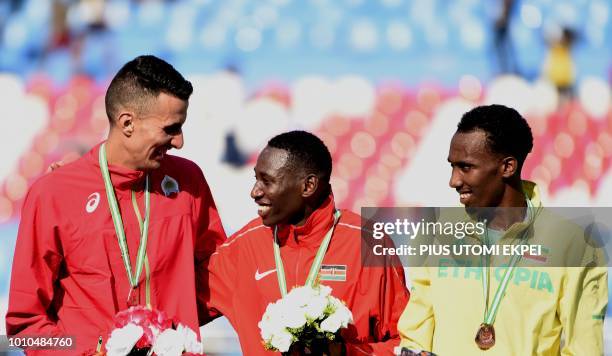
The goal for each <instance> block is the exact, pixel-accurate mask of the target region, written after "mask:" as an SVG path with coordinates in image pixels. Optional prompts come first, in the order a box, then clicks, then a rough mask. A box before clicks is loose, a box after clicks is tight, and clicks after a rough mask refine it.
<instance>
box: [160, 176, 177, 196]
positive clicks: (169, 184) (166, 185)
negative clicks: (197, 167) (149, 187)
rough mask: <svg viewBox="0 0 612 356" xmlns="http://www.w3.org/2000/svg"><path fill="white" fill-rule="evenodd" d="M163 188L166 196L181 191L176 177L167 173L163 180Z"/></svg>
mask: <svg viewBox="0 0 612 356" xmlns="http://www.w3.org/2000/svg"><path fill="white" fill-rule="evenodd" d="M161 189H162V191H163V192H164V195H165V196H170V195H172V194H174V193H178V192H179V185H178V182H177V181H176V179H174V178H172V177H170V176H168V175H166V176H164V179H163V180H162V182H161Z"/></svg>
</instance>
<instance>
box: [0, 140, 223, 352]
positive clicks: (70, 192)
mask: <svg viewBox="0 0 612 356" xmlns="http://www.w3.org/2000/svg"><path fill="white" fill-rule="evenodd" d="M98 149H99V145H98V146H96V147H95V148H93V149H92V150H91V151H90V152H89V153H87V154H86V155H85V156H83V157H81V158H80V159H79V160H77V161H75V162H73V163H71V164H67V165H66V166H64V167H61V168H59V169H57V170H55V171H54V172H53V173H51V174H47V175H45V176H43V177H41V178H40V179H39V180H38V181H36V182H35V183H34V184H33V185H32V187H31V188H30V191H29V192H28V195H27V197H26V199H25V202H24V206H23V210H22V216H21V222H20V225H19V234H18V237H17V244H16V247H15V256H14V261H13V271H12V275H11V284H10V291H9V307H8V312H7V316H6V330H7V334H8V335H20V336H24V335H27V336H35V335H67V336H71V337H74V341H75V344H76V349H72V350H67V351H65V352H57V353H58V354H60V353H63V354H67V355H78V354H79V353H81V352H82V351H84V350H87V349H94V348H95V347H96V344H97V340H98V337H99V336H102V337H103V338H104V340H103V342H104V343H106V340H107V338H108V335H109V332H110V329H111V321H112V319H113V317H114V315H115V314H116V313H117V312H118V311H120V310H123V309H126V307H127V302H126V301H127V295H128V291H129V289H130V284H129V281H128V278H127V274H126V271H125V268H124V265H123V262H122V259H121V254H120V249H119V244H118V241H117V236H116V233H115V228H114V225H113V221H112V218H111V214H110V210H109V207H108V201H107V198H106V193H105V191H104V183H103V180H102V174H101V173H100V166H99V164H98ZM109 171H110V174H111V180H112V182H113V185H114V187H115V194H116V197H117V200H118V203H119V207H120V210H121V215H122V220H123V225H124V230H125V234H126V238H127V243H128V249H129V254H130V259H131V264H132V270H133V271H134V269H135V265H136V255H137V250H138V243H139V241H140V230H139V225H138V220H137V218H136V213H135V210H134V208H133V204H132V200H131V189H134V188H135V189H134V190H135V191H137V193H136V197H137V202H138V205H139V208H140V214H141V216H143V217H144V194H143V187H144V174H143V173H142V172H138V171H132V170H128V169H124V168H120V167H114V166H110V167H109ZM165 176H168V177H171V178H173V179H175V180H176V182H177V183H178V188H179V192H178V193H174V194H170V195H168V196H166V194H165V193H164V191H163V189H162V186H161V184H162V180H163V179H164V177H165ZM149 179H150V189H151V212H150V223H149V237H148V244H147V256H148V262H149V267H150V298H151V304H152V306H153V308H156V309H159V310H162V311H164V312H166V313H167V314H168V316H169V317H174V318H176V319H177V320H178V321H180V322H182V323H184V324H186V325H188V326H189V327H190V328H192V329H193V330H194V331H196V333H197V332H198V327H199V322H198V314H197V306H196V284H201V283H204V282H203V281H196V277H195V269H196V266H197V265H201V264H206V263H207V262H208V258H209V257H210V254H211V253H212V252H213V251H214V250H215V247H216V245H218V244H220V243H222V242H223V241H225V237H226V236H225V232H224V230H223V226H222V225H221V221H220V220H219V215H218V213H217V209H216V207H215V204H214V201H213V198H212V195H211V192H210V189H209V187H208V185H207V183H206V181H205V179H204V176H203V174H202V171H201V170H200V169H199V167H198V166H197V165H195V164H194V163H193V162H190V161H188V160H186V159H183V158H179V157H174V156H166V158H165V159H164V160H163V162H162V165H161V167H160V168H159V169H157V170H154V171H153V172H151V173H150V177H149ZM146 278H147V273H146V271H145V268H143V271H142V275H141V279H140V286H141V287H140V288H139V291H140V304H144V303H145V293H146V286H145V285H146ZM49 352H50V351H49V350H44V351H42V352H41V353H42V354H45V355H46V354H48V353H49ZM33 353H34V352H31V354H33Z"/></svg>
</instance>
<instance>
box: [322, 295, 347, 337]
mask: <svg viewBox="0 0 612 356" xmlns="http://www.w3.org/2000/svg"><path fill="white" fill-rule="evenodd" d="M327 298H328V300H329V303H330V304H331V305H332V306H333V307H334V312H333V313H332V314H331V315H330V316H328V317H327V319H325V320H323V322H321V329H323V330H325V331H329V332H332V333H335V332H336V331H338V329H340V328H346V327H347V326H348V324H349V323H350V322H352V321H353V313H351V311H350V310H349V308H347V307H346V305H344V303H342V302H341V301H340V299H338V298H335V297H332V296H329V297H327Z"/></svg>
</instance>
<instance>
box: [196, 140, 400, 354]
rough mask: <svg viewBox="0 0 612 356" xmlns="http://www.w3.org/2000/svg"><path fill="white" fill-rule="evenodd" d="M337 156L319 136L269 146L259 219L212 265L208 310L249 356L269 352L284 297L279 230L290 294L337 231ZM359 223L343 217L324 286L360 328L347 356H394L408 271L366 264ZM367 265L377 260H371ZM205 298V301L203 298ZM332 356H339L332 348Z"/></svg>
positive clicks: (259, 173)
mask: <svg viewBox="0 0 612 356" xmlns="http://www.w3.org/2000/svg"><path fill="white" fill-rule="evenodd" d="M330 175H331V156H330V154H329V151H328V150H327V148H326V147H325V145H324V144H323V142H321V140H320V139H318V138H317V137H316V136H314V135H312V134H310V133H307V132H303V131H293V132H289V133H285V134H281V135H279V136H277V137H275V138H273V139H271V140H270V141H269V142H268V146H267V147H266V148H265V149H264V150H263V151H262V153H261V154H260V156H259V158H258V160H257V164H256V166H255V177H256V182H255V185H254V187H253V189H252V191H251V196H252V197H253V199H254V200H255V202H256V203H257V204H258V205H259V206H260V207H259V210H258V213H259V218H257V219H254V220H253V221H251V222H250V223H248V224H247V225H246V226H245V227H243V228H242V229H241V230H240V231H238V232H237V233H236V234H234V235H233V236H232V237H231V238H229V239H228V241H227V242H226V243H224V244H223V245H221V246H220V247H219V248H218V250H217V251H216V252H215V253H214V254H213V255H212V257H211V260H210V264H209V271H208V272H209V275H208V277H209V284H208V287H209V289H210V290H209V293H208V297H207V300H206V301H205V303H202V305H206V306H207V307H208V308H209V310H208V312H209V316H210V317H211V318H213V317H216V316H218V314H219V313H221V314H223V315H225V316H226V317H227V318H228V319H229V321H230V322H231V323H232V325H233V326H234V328H235V329H236V332H237V333H238V337H239V339H240V344H241V347H242V351H243V353H244V354H245V355H272V354H274V353H272V352H269V351H266V350H264V347H263V343H262V339H261V337H260V330H259V328H258V325H257V324H258V322H259V321H260V320H261V317H262V315H263V313H264V311H265V309H266V306H267V305H268V304H269V303H272V302H275V301H277V300H278V299H279V298H280V297H281V292H280V290H279V284H280V283H279V279H278V276H277V266H276V263H275V258H274V245H273V244H274V233H273V231H274V228H275V227H277V228H278V235H277V236H278V244H279V246H280V256H281V260H282V264H283V265H284V271H285V275H286V285H287V290H290V289H291V287H293V286H302V285H304V283H305V281H306V278H307V275H308V273H309V270H310V268H311V265H312V263H313V259H314V257H315V255H316V253H317V250H318V249H319V246H320V245H321V242H322V240H323V239H324V236H325V235H326V234H327V233H328V231H329V230H330V228H331V227H332V225H333V224H334V212H335V209H336V207H335V205H334V198H333V195H332V193H331V187H330V184H329V178H330ZM360 223H361V222H360V217H359V216H358V215H357V214H354V213H352V212H350V211H346V210H342V211H341V217H340V219H339V221H338V222H337V224H336V227H335V230H334V231H333V234H332V238H331V242H330V243H329V246H328V249H327V251H326V252H325V255H324V258H323V262H322V265H321V268H320V270H319V275H318V276H319V281H320V283H321V284H324V285H327V286H330V287H331V288H332V290H333V291H332V295H334V296H335V297H337V298H339V299H341V300H343V301H344V302H346V304H347V306H348V308H349V309H350V310H351V312H352V314H353V319H354V320H353V323H352V324H351V325H350V326H349V328H348V329H346V330H344V331H343V332H342V336H343V340H344V345H342V346H341V347H337V346H336V348H335V350H336V351H340V350H341V349H344V350H343V351H344V352H346V354H349V355H350V354H356V355H363V354H368V355H371V354H376V355H391V354H393V349H394V347H395V346H397V345H398V344H399V336H398V333H397V327H396V326H397V321H398V319H399V317H400V315H401V313H402V310H403V308H404V307H405V305H406V303H407V301H408V296H409V294H408V291H407V289H406V286H405V281H404V272H403V268H402V267H401V266H400V265H398V264H396V263H392V262H395V261H385V260H382V261H376V262H378V265H377V266H376V267H370V266H372V265H374V262H375V261H364V260H363V259H362V253H361V249H362V247H361V242H362V241H361V228H360ZM367 255H368V257H367V258H372V257H374V256H373V255H372V254H367ZM200 295H203V294H200ZM330 353H332V354H333V351H332V348H330Z"/></svg>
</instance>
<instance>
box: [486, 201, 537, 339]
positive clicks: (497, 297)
mask: <svg viewBox="0 0 612 356" xmlns="http://www.w3.org/2000/svg"><path fill="white" fill-rule="evenodd" d="M532 209H533V205H532V204H531V202H530V201H529V199H527V214H528V215H527V216H528V219H529V220H531V219H533V212H532ZM487 229H488V228H487ZM526 236H527V228H526V229H525V230H524V231H523V233H522V236H521V238H520V239H519V244H521V245H522V244H524V243H525V242H526ZM485 243H486V244H487V246H489V234H488V232H487V230H485ZM521 257H522V256H520V255H513V256H512V258H511V259H510V263H509V264H508V268H506V271H505V272H504V276H503V277H502V280H501V282H500V284H499V285H498V286H497V290H496V291H495V294H494V296H493V301H492V302H491V307H490V308H489V281H490V276H489V270H490V268H489V263H490V258H489V256H488V255H484V256H481V257H480V258H481V264H482V292H483V296H484V303H485V307H484V316H483V321H482V323H481V324H480V327H479V328H478V332H477V333H476V337H475V338H474V341H475V342H476V345H478V348H480V349H481V350H488V349H490V348H491V347H493V346H494V345H495V328H494V327H493V323H494V322H495V317H496V315H497V311H498V310H499V305H500V304H501V301H502V298H503V297H504V295H505V293H506V289H507V288H508V284H509V283H510V279H512V275H513V274H514V269H515V267H516V264H517V263H518V262H519V260H520V259H521Z"/></svg>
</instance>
